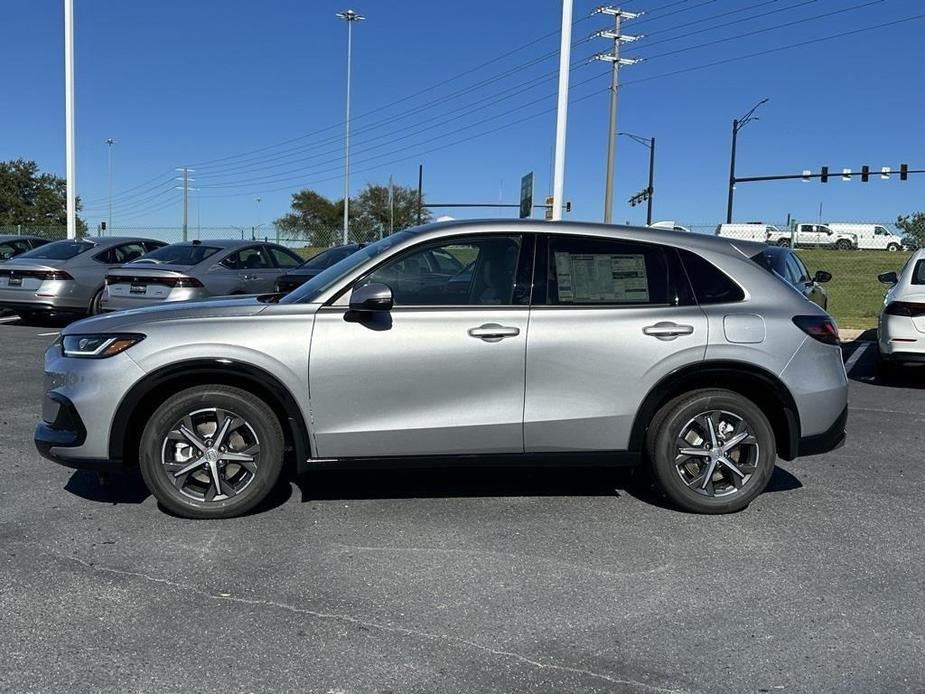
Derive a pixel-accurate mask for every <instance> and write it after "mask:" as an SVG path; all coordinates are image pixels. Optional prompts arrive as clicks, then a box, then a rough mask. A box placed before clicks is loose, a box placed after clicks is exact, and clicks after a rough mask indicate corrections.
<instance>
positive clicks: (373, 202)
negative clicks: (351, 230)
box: [350, 183, 431, 236]
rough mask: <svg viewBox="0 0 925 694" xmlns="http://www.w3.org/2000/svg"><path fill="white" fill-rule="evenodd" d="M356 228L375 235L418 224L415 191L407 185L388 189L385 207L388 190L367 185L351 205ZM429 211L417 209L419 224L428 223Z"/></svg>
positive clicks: (386, 233)
mask: <svg viewBox="0 0 925 694" xmlns="http://www.w3.org/2000/svg"><path fill="white" fill-rule="evenodd" d="M350 207H351V211H353V212H354V213H355V214H356V219H357V226H359V227H360V228H362V229H364V230H367V231H368V232H372V233H374V234H376V235H377V236H387V235H388V234H389V233H390V232H391V231H400V230H401V229H407V228H408V227H412V226H414V225H415V224H417V223H418V192H417V189H416V188H411V187H409V186H392V204H391V205H390V204H389V187H388V186H387V185H386V186H381V185H377V184H375V183H369V184H367V185H366V188H364V189H363V190H362V191H360V194H359V195H358V196H357V197H356V200H355V201H353V202H351V205H350ZM430 219H431V215H430V212H429V211H428V210H427V208H426V207H425V208H423V209H422V210H421V221H422V222H429V221H430Z"/></svg>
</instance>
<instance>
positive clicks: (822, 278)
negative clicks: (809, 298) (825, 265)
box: [813, 270, 832, 284]
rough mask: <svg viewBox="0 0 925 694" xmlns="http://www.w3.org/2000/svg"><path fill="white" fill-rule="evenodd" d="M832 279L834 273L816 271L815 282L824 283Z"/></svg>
mask: <svg viewBox="0 0 925 694" xmlns="http://www.w3.org/2000/svg"><path fill="white" fill-rule="evenodd" d="M830 279H832V273H831V272H826V271H825V270H816V274H815V275H813V282H819V283H820V284H821V283H824V282H828V281H829V280H830Z"/></svg>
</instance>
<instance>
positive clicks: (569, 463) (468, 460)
mask: <svg viewBox="0 0 925 694" xmlns="http://www.w3.org/2000/svg"><path fill="white" fill-rule="evenodd" d="M641 462H642V454H641V453H639V452H638V451H593V452H571V451H564V452H561V453H560V452H555V453H491V454H484V455H418V456H411V457H391V456H389V457H379V458H377V457H368V458H309V459H308V460H307V461H306V462H305V465H304V466H300V467H301V469H300V472H304V471H305V470H309V469H319V468H324V467H338V468H351V469H355V468H434V467H633V466H635V465H639V464H640V463H641Z"/></svg>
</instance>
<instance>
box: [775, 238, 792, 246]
mask: <svg viewBox="0 0 925 694" xmlns="http://www.w3.org/2000/svg"><path fill="white" fill-rule="evenodd" d="M777 245H778V246H781V247H782V248H790V239H780V240H779V241H778V242H777Z"/></svg>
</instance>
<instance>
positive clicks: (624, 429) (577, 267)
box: [524, 234, 707, 452]
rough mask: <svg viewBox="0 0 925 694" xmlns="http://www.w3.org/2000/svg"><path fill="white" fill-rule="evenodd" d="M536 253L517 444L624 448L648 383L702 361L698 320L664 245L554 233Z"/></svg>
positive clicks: (530, 448)
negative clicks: (521, 428) (521, 435)
mask: <svg viewBox="0 0 925 694" xmlns="http://www.w3.org/2000/svg"><path fill="white" fill-rule="evenodd" d="M537 249H538V250H537V259H536V275H535V281H534V293H533V305H532V307H531V310H530V332H529V335H528V339H527V362H526V367H527V370H526V397H525V403H524V447H525V450H526V451H527V452H544V451H566V450H568V451H612V450H625V449H626V448H627V446H628V444H629V437H630V432H631V429H632V426H633V421H634V419H635V417H636V413H637V411H638V410H639V406H640V404H641V403H642V400H643V398H644V397H645V396H646V394H647V393H648V392H649V391H650V390H651V389H652V387H653V386H654V385H655V384H656V383H657V382H658V381H659V380H660V379H661V378H662V377H664V376H666V375H667V374H669V373H671V372H672V371H673V370H674V369H677V368H678V367H681V366H684V365H687V364H690V363H692V362H699V361H702V360H703V358H704V354H705V351H706V345H707V320H706V316H705V315H704V313H703V311H701V309H700V308H699V307H698V306H697V305H696V302H695V300H694V297H693V294H692V292H691V289H690V285H689V284H688V283H687V279H686V276H685V274H684V271H683V268H682V267H681V264H680V259H679V256H678V254H677V252H676V251H675V249H673V248H671V247H667V246H662V245H657V244H650V243H639V242H636V241H622V240H616V239H609V238H595V237H585V236H578V235H571V234H569V235H566V234H554V235H549V236H548V237H546V238H543V239H541V240H540V241H538V244H537Z"/></svg>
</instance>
